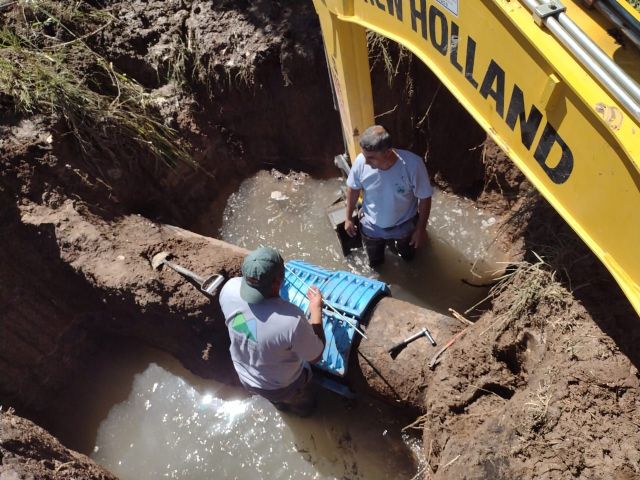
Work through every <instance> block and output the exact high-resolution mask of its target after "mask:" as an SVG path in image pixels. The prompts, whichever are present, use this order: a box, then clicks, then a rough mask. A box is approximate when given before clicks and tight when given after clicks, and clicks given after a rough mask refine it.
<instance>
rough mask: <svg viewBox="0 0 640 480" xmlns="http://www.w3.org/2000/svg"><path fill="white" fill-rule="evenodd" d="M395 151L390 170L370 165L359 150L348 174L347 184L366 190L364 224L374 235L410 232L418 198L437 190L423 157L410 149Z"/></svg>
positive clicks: (398, 236) (382, 235) (362, 223)
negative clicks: (395, 159)
mask: <svg viewBox="0 0 640 480" xmlns="http://www.w3.org/2000/svg"><path fill="white" fill-rule="evenodd" d="M394 151H395V152H396V153H397V155H398V159H397V161H396V163H394V164H393V166H392V167H391V168H389V169H388V170H380V169H376V168H372V167H370V166H369V165H367V163H366V162H365V159H364V155H362V154H359V155H358V156H357V157H356V161H355V162H354V163H353V167H352V168H351V172H350V173H349V178H347V186H349V187H350V188H353V189H357V190H361V189H362V190H364V199H363V205H362V210H363V213H364V216H363V217H362V219H361V221H360V224H361V226H362V231H363V233H364V234H365V235H367V236H370V237H374V238H400V237H403V236H406V235H410V234H411V232H412V231H413V229H414V228H415V225H413V223H412V222H411V220H412V219H413V217H415V215H416V213H417V211H418V200H419V199H423V198H429V197H431V195H432V194H433V189H432V188H431V182H429V175H428V174H427V167H425V165H424V162H423V161H422V159H421V158H420V157H419V156H417V155H416V154H415V153H411V152H409V151H407V150H398V149H394ZM395 227H399V228H395Z"/></svg>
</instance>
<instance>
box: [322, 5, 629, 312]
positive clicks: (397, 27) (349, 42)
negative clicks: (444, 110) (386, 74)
mask: <svg viewBox="0 0 640 480" xmlns="http://www.w3.org/2000/svg"><path fill="white" fill-rule="evenodd" d="M521 2H522V3H520V2H519V1H517V0H314V4H315V8H316V11H317V13H318V16H319V18H320V24H321V27H322V34H323V37H324V43H325V48H326V53H327V60H328V64H329V70H330V74H331V77H332V80H333V84H334V88H335V91H336V96H337V99H338V105H339V109H340V116H341V119H342V128H343V131H344V135H345V139H346V143H347V149H348V153H349V155H350V158H352V159H353V158H355V155H356V154H357V153H358V151H359V147H358V136H359V134H360V132H362V131H363V129H365V128H366V127H367V126H369V125H372V124H373V123H374V116H373V101H372V93H371V80H370V75H369V64H368V52H367V44H366V35H365V33H366V29H369V30H372V31H375V32H377V33H379V34H381V35H384V36H385V37H387V38H389V39H391V40H394V41H396V42H397V43H399V44H401V45H403V46H405V47H406V48H408V49H409V50H411V51H412V52H413V53H414V54H415V55H416V56H417V57H419V58H420V59H421V60H422V61H423V62H424V63H425V64H426V65H427V67H429V68H430V69H431V70H432V71H433V72H434V73H435V74H436V75H437V76H438V77H439V79H440V80H441V81H442V82H443V83H444V85H445V86H446V87H447V88H448V89H449V90H450V91H451V92H452V93H453V94H454V95H455V96H456V98H457V99H458V100H459V101H460V102H461V103H462V105H464V107H465V108H466V109H467V110H468V111H469V113H471V115H473V117H474V118H475V119H476V121H477V122H478V123H479V124H480V125H481V126H482V127H483V128H484V129H485V130H486V131H487V132H488V133H489V135H490V136H491V137H492V138H493V140H494V141H495V142H496V143H497V144H498V145H500V146H501V147H502V148H503V149H504V151H505V152H506V153H507V154H508V155H509V157H510V158H511V159H512V161H513V162H515V164H516V165H517V166H518V168H520V170H522V172H523V173H524V174H525V175H526V176H527V178H528V179H529V180H530V181H531V182H532V183H533V184H534V185H535V187H536V188H537V189H538V190H539V191H540V192H541V193H542V195H544V197H545V198H546V199H547V200H548V201H549V202H550V203H551V204H552V205H553V206H554V208H555V209H556V210H557V211H558V212H559V213H560V214H561V215H562V217H563V218H564V219H565V220H566V221H567V223H569V225H571V227H572V228H573V229H574V230H575V231H576V232H577V233H578V235H580V237H581V238H582V239H583V240H584V241H585V242H586V243H587V245H588V246H589V247H590V248H591V250H592V251H593V252H594V253H595V254H596V255H597V256H598V258H600V260H601V261H602V262H603V263H604V264H605V265H606V267H607V268H608V269H609V271H610V272H611V274H612V275H613V276H614V278H615V279H616V281H617V282H618V283H619V285H620V286H621V287H622V290H623V291H624V293H625V294H626V296H627V297H628V298H629V300H630V301H631V303H632V305H633V307H634V308H635V309H636V311H637V312H638V313H639V314H640V259H639V252H638V249H639V247H640V171H639V170H640V169H639V162H640V114H639V113H638V111H639V110H638V108H637V107H636V106H635V105H634V103H633V98H631V102H630V101H629V95H628V96H627V97H625V96H624V95H621V94H620V93H619V89H617V90H616V88H617V87H616V85H614V86H613V87H611V86H610V85H609V84H607V82H605V81H603V80H602V77H601V76H598V74H599V70H598V66H597V65H596V66H595V67H593V68H589V66H588V65H585V63H584V61H581V58H580V54H577V53H575V52H573V53H572V52H571V51H570V49H569V48H568V47H567V44H564V43H563V42H561V41H560V40H558V38H557V37H556V36H554V34H552V32H551V30H552V29H553V28H552V27H553V26H554V25H555V24H554V23H553V22H556V24H557V23H558V22H557V21H556V19H557V18H559V17H557V16H555V12H554V11H553V10H554V9H555V8H562V9H564V7H563V6H562V5H560V6H559V7H558V6H557V5H559V4H554V5H556V6H554V7H549V6H548V5H547V6H545V5H542V6H541V11H542V13H540V11H538V14H537V15H536V16H535V17H536V18H534V15H533V14H532V9H531V8H530V7H531V4H532V3H533V4H534V5H535V4H537V3H538V1H537V0H521ZM527 3H528V4H529V5H527ZM625 8H627V7H625ZM545 9H546V10H547V12H545V11H544V10H545ZM549 9H551V10H552V11H551V12H548V10H549ZM627 12H628V13H629V15H634V16H635V18H636V20H637V18H638V17H637V14H636V13H635V12H634V11H633V10H632V9H629V8H627ZM563 15H565V16H566V17H569V18H570V19H571V20H572V21H573V22H575V24H577V25H578V26H579V28H580V29H581V30H582V31H583V32H585V33H586V35H587V36H588V37H589V38H591V39H592V40H593V41H594V42H595V43H596V44H597V45H598V47H599V48H600V49H601V53H604V55H606V56H607V58H608V59H613V62H612V63H615V66H617V67H621V68H622V69H624V70H625V74H626V75H627V78H625V80H624V81H625V82H630V83H629V85H631V87H630V88H631V89H633V88H634V87H633V86H634V85H635V87H637V83H636V82H637V81H638V80H639V78H640V55H639V54H638V51H637V50H635V48H633V47H632V46H627V47H626V48H622V47H621V46H620V45H618V44H616V43H615V41H614V40H613V39H612V38H611V37H610V36H609V35H608V34H607V32H606V30H607V28H609V27H610V26H611V25H610V24H609V23H608V22H607V20H605V19H604V18H603V17H601V16H600V13H598V12H597V11H595V10H584V9H583V8H581V7H580V6H578V5H576V4H573V3H569V4H568V5H566V12H564V13H563ZM566 17H562V18H566ZM536 19H537V21H536ZM546 22H548V23H546ZM616 83H617V82H616ZM622 92H623V93H625V92H626V90H624V88H623V89H622ZM616 93H618V94H617V95H616ZM639 103H640V102H639Z"/></svg>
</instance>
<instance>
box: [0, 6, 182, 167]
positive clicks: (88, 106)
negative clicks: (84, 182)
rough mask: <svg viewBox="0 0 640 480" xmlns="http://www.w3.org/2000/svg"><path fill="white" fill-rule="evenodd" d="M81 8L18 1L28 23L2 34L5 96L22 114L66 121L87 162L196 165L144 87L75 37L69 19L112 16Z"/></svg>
mask: <svg viewBox="0 0 640 480" xmlns="http://www.w3.org/2000/svg"><path fill="white" fill-rule="evenodd" d="M61 3H63V4H64V2H61ZM79 3H83V2H72V6H73V5H75V8H71V7H70V6H67V7H64V6H59V5H58V6H57V3H55V2H46V1H37V0H36V1H33V0H32V1H29V2H26V1H25V2H20V5H19V6H18V8H22V9H23V12H22V18H23V19H24V22H23V23H22V24H17V25H13V26H12V27H8V26H4V27H2V29H1V30H0V93H2V94H4V95H5V96H8V97H9V98H10V99H12V101H13V105H14V108H15V109H16V110H17V111H20V112H26V113H49V114H52V115H57V116H60V117H61V118H63V119H64V120H65V122H66V124H67V126H68V128H69V131H70V133H71V134H73V136H74V137H75V138H76V140H77V141H78V144H79V146H80V149H81V151H82V153H83V156H84V158H85V159H86V160H87V161H89V162H91V163H93V164H94V165H96V166H97V164H96V161H97V160H98V159H100V158H104V157H106V158H108V159H111V160H115V159H122V158H138V157H139V156H140V154H146V155H147V156H150V157H151V158H152V159H156V160H159V161H162V162H164V163H166V164H168V165H175V164H176V162H178V161H190V157H189V154H188V153H187V151H186V150H185V149H184V147H182V146H181V144H180V142H179V140H178V137H177V134H176V132H175V131H173V130H172V129H171V128H169V127H167V126H166V125H164V124H162V123H161V122H160V121H158V120H157V119H156V118H155V117H154V115H153V113H152V112H151V109H150V107H149V105H150V96H149V95H148V94H147V93H146V92H145V90H144V88H143V87H142V86H141V85H139V84H138V83H137V82H135V81H134V80H132V79H130V78H128V77H127V76H125V75H123V74H121V73H119V72H117V71H116V70H115V69H114V67H113V65H112V64H111V63H109V62H108V61H106V60H105V59H104V58H103V57H102V56H100V55H99V54H97V53H96V52H94V51H93V50H91V48H89V46H88V45H87V44H86V43H85V41H84V39H85V38H87V34H85V35H77V34H76V33H74V31H73V30H72V28H70V27H68V26H67V25H66V24H65V23H64V22H63V20H62V18H66V19H68V20H69V21H73V22H81V21H83V19H86V18H90V19H93V20H95V19H99V18H106V17H105V16H103V15H101V14H98V13H95V12H93V13H91V12H90V11H89V12H86V11H80V9H79V7H78V4H79ZM54 8H57V10H54ZM87 8H88V7H87ZM52 12H53V13H52ZM51 26H55V27H56V28H57V31H58V32H63V33H64V34H65V35H60V36H61V37H62V38H63V39H62V40H60V39H59V38H58V36H56V37H52V36H51V35H49V34H48V33H47V31H46V28H45V27H47V28H50V27H51ZM99 28H102V27H99ZM65 37H66V38H65Z"/></svg>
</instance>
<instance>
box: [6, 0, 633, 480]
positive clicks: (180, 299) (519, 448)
mask: <svg viewBox="0 0 640 480" xmlns="http://www.w3.org/2000/svg"><path fill="white" fill-rule="evenodd" d="M100 8H103V9H104V10H105V11H109V12H110V14H111V15H112V17H110V18H112V20H111V21H110V22H109V23H108V24H107V25H106V26H105V27H104V28H101V29H99V30H97V31H95V30H96V29H95V25H89V26H87V27H86V31H85V30H83V29H82V25H75V27H74V28H76V30H77V31H78V33H91V32H94V33H93V34H92V35H89V36H87V39H86V42H87V44H88V45H89V46H90V48H91V49H93V51H95V52H98V53H99V54H100V55H102V56H103V57H104V58H106V59H107V60H108V61H110V62H112V64H113V65H114V67H115V68H116V69H118V71H120V72H122V73H126V74H127V75H128V76H130V77H131V78H134V79H136V80H137V81H138V82H140V83H141V84H142V85H143V86H144V87H145V88H146V89H147V90H148V92H149V93H150V94H151V96H152V98H153V104H154V109H155V112H156V113H157V114H158V115H159V116H160V118H162V119H163V121H164V122H166V124H167V125H169V126H171V127H172V128H174V129H176V131H177V132H178V134H179V136H180V137H181V138H182V139H183V140H184V143H185V146H186V147H185V148H187V149H188V151H189V153H190V154H191V155H192V158H193V160H194V164H195V165H197V167H194V165H192V164H189V163H180V164H178V165H177V166H176V167H174V168H170V167H168V166H165V165H163V164H162V163H158V162H157V161H155V160H153V159H152V158H149V157H148V156H145V154H144V153H142V154H140V155H138V156H137V157H135V158H130V157H125V156H122V157H116V158H113V157H112V158H109V157H107V156H105V157H104V158H86V156H83V154H82V151H81V150H80V148H79V146H78V143H77V141H76V140H75V139H74V138H73V136H72V135H69V134H68V125H67V124H66V123H65V121H64V120H63V119H61V118H60V116H59V115H56V114H51V112H49V111H35V112H32V113H18V112H16V109H15V108H14V107H15V105H14V103H13V101H12V98H11V97H10V96H9V95H7V92H0V169H1V170H0V225H2V227H1V229H2V230H1V231H2V233H1V235H0V247H1V250H2V252H3V261H2V262H0V332H1V335H0V405H1V406H2V411H1V412H0V478H2V480H5V478H7V479H9V478H38V479H40V478H51V479H62V478H105V479H107V478H114V477H113V476H111V475H110V474H109V473H108V472H105V471H104V470H103V469H101V468H100V467H98V466H97V465H95V464H94V463H92V462H91V461H90V460H89V459H87V458H86V457H83V456H81V455H79V454H77V453H75V452H72V451H69V450H67V449H66V448H65V447H63V446H62V445H60V444H59V443H58V442H57V440H55V438H53V437H51V436H50V435H49V434H48V433H47V432H45V431H44V430H42V429H40V428H39V427H38V426H36V425H35V424H34V423H32V422H30V421H29V420H26V419H25V418H23V417H27V418H31V419H38V418H39V412H41V411H42V408H43V406H44V404H45V403H46V402H47V401H48V399H51V398H54V397H55V395H56V394H57V392H60V391H61V389H64V388H65V385H67V384H68V383H69V382H70V381H71V380H72V378H73V376H74V374H75V373H76V372H78V371H79V369H81V368H89V369H90V368H91V355H92V352H93V350H94V349H95V348H96V347H95V345H96V344H97V343H98V341H99V339H100V338H101V336H104V335H106V334H108V335H110V336H113V335H115V336H117V335H120V336H123V337H128V338H133V339H137V340H138V341H140V342H143V343H146V344H149V345H151V346H154V347H156V348H160V349H162V350H164V351H167V352H170V353H172V354H173V355H175V356H176V357H177V358H179V359H180V360H181V361H182V362H183V363H184V364H185V365H186V366H187V367H188V368H189V369H190V370H192V371H194V372H195V373H197V374H199V375H202V376H205V377H211V378H216V379H218V380H221V381H224V382H228V383H234V382H235V381H236V378H235V374H234V373H233V369H232V368H231V364H230V360H229V358H228V353H227V345H228V339H227V337H226V330H225V328H224V325H223V324H222V322H221V314H220V311H219V308H218V307H217V302H216V301H215V298H213V299H208V298H206V297H204V296H203V295H201V294H199V293H198V292H197V291H195V289H194V288H193V285H191V284H189V283H187V282H185V281H184V280H182V279H180V278H179V277H177V276H176V275H172V274H171V272H167V271H164V270H163V271H160V272H157V271H154V270H152V269H151V266H150V259H151V257H152V256H153V255H154V254H155V253H158V252H160V251H163V250H169V251H171V252H173V253H174V254H175V255H176V256H177V257H178V258H179V259H180V261H181V263H183V264H184V265H185V266H187V267H192V268H194V269H204V270H207V271H220V272H222V273H224V274H226V275H229V276H233V275H236V274H238V271H239V265H240V263H241V260H242V257H243V255H244V253H245V252H244V251H243V250H242V249H239V248H237V247H234V246H232V245H228V244H224V243H223V242H219V241H217V240H213V239H209V238H206V237H202V236H199V235H198V234H197V233H192V232H198V231H201V229H202V225H200V224H199V222H201V221H202V218H203V216H206V215H203V214H207V213H209V214H210V216H211V217H212V218H218V217H219V214H220V211H221V208H222V206H223V205H224V203H225V202H226V199H227V196H228V194H229V193H230V192H232V191H233V190H234V189H235V188H236V187H237V185H238V184H239V182H240V181H241V180H242V179H244V178H246V177H247V176H249V175H251V174H252V173H254V172H255V171H257V170H258V169H261V168H277V169H279V170H280V171H283V172H287V171H288V170H289V169H295V170H302V171H306V172H309V173H312V174H314V175H317V176H323V175H329V174H332V173H333V172H334V170H333V166H332V157H333V155H334V154H336V153H339V152H340V151H341V149H342V141H341V134H340V131H339V125H340V123H339V120H338V116H337V114H336V112H335V111H334V110H333V105H332V100H331V92H330V89H329V85H328V83H327V80H326V79H327V74H326V67H325V60H324V53H323V49H322V39H321V37H320V34H319V28H318V24H317V20H316V18H315V14H314V12H313V6H312V5H311V2H284V1H280V2H279V1H266V0H263V1H257V2H245V1H242V0H226V1H222V2H204V1H188V0H180V1H178V0H172V1H149V2H143V1H140V0H135V1H132V2H120V1H107V2H102V3H101V7H100ZM20 9H21V5H20V4H19V5H13V6H9V7H8V8H7V9H5V10H4V11H3V12H0V19H1V21H2V23H3V24H4V25H7V26H9V27H10V28H17V29H19V28H24V25H22V27H21V26H20V25H21V23H20V22H21V20H20V19H21V18H22V17H21V15H22V12H21V10H20ZM49 34H50V36H52V37H55V34H56V32H55V31H53V32H49ZM63 39H64V37H63ZM185 46H187V47H188V49H187V54H186V55H184V56H180V55H177V54H176V52H177V51H178V52H181V51H182V52H183V50H181V49H184V48H185ZM381 48H386V49H388V52H389V53H390V54H391V55H392V58H394V59H396V60H397V62H396V63H395V64H396V65H397V72H395V75H394V78H393V79H392V81H389V77H388V72H387V71H386V70H385V68H384V62H382V61H381V60H379V58H380V57H378V56H376V55H378V54H380V52H379V49H381ZM183 53H184V52H183ZM372 55H373V57H372V78H373V87H374V94H375V99H376V111H377V112H380V113H381V115H380V116H379V117H378V121H379V122H380V123H382V124H383V125H386V126H387V127H389V128H390V129H391V130H392V131H393V132H394V133H396V138H397V145H398V146H400V147H405V148H409V149H412V150H414V151H416V152H419V153H421V154H422V153H425V152H426V155H427V166H428V168H429V171H430V174H431V176H432V178H433V179H434V181H435V183H437V184H438V185H439V186H440V187H442V188H445V189H447V190H449V191H452V192H454V193H456V194H459V195H464V196H467V197H469V198H472V199H474V200H475V201H476V202H477V204H478V206H480V207H482V208H487V209H491V210H492V211H494V212H496V213H497V214H499V215H500V216H501V218H502V229H501V238H500V239H499V240H498V241H500V242H501V243H503V244H504V245H505V246H508V247H509V248H510V250H511V253H512V256H513V258H514V265H513V269H511V270H510V271H512V272H514V275H513V276H512V277H511V278H512V281H511V282H510V283H509V284H508V285H506V286H504V288H500V289H498V290H494V295H493V296H492V298H490V299H488V300H487V301H486V302H484V303H483V304H482V305H481V306H480V307H479V308H478V309H477V310H475V311H474V312H472V315H473V320H474V324H473V325H466V324H464V323H462V322H457V321H455V320H452V319H447V320H445V321H444V322H445V323H446V325H447V326H446V329H447V331H448V332H450V334H451V335H453V334H455V333H456V332H461V331H463V330H464V332H465V333H464V334H463V335H462V336H460V337H459V338H458V340H457V341H456V342H455V343H454V344H453V345H452V347H451V348H450V349H449V350H447V352H446V353H445V354H444V355H443V357H442V359H441V361H440V363H438V364H437V365H436V366H435V367H434V369H433V370H430V369H428V368H425V367H424V365H425V363H426V361H427V360H428V359H427V358H425V357H424V356H419V354H418V352H417V350H411V349H408V350H407V352H406V355H407V357H406V358H407V359H410V361H407V363H406V364H405V365H404V367H403V368H399V367H398V365H397V364H394V363H393V362H391V361H390V360H389V358H388V355H387V354H386V353H385V352H380V351H376V349H375V348H373V349H369V350H367V348H366V346H365V345H362V350H361V352H362V356H360V357H358V362H359V364H360V369H359V374H360V377H361V378H360V379H359V381H360V382H361V383H362V384H363V385H364V387H362V388H363V389H364V388H365V387H366V388H368V389H370V390H372V391H373V393H375V394H378V395H380V396H382V397H386V398H387V399H389V400H390V401H391V402H392V403H393V402H396V404H398V405H401V407H399V408H405V409H412V410H415V411H417V412H418V414H419V415H420V416H419V418H418V419H417V421H416V422H415V424H414V425H413V428H416V429H418V431H421V432H422V434H423V440H424V455H425V458H426V459H427V465H426V466H425V468H424V469H423V470H422V471H421V472H420V475H422V477H423V478H447V479H454V478H461V479H462V478H465V479H485V478H492V479H498V478H505V479H507V478H543V479H565V478H583V479H592V478H593V479H595V478H615V479H632V478H640V413H639V412H640V408H639V407H640V404H639V403H640V392H639V388H640V384H639V379H640V376H639V374H638V365H639V364H640V363H639V362H640V353H639V352H640V350H639V349H638V348H637V345H638V342H639V341H640V323H639V322H638V318H637V315H636V314H635V313H634V312H633V310H632V309H631V307H630V306H629V304H628V302H627V301H626V299H625V298H624V296H623V295H622V294H621V292H620V290H619V289H618V287H617V286H616V285H615V283H614V281H613V280H612V279H611V277H610V275H609V274H608V272H607V271H606V270H605V269H604V267H602V265H601V264H600V263H599V262H598V261H597V259H596V258H595V257H594V256H593V255H592V254H591V253H590V252H589V250H588V249H587V248H586V247H585V246H584V245H583V244H582V242H581V241H580V240H579V239H578V238H577V237H576V236H575V234H574V233H573V232H572V231H571V230H570V229H569V228H568V227H567V226H566V225H565V224H564V222H563V221H562V219H561V218H559V217H558V215H557V214H556V213H555V212H554V211H553V210H552V209H551V208H550V207H549V206H548V205H547V204H546V202H545V201H544V200H543V199H541V198H540V197H539V196H538V195H537V194H536V193H535V191H533V189H532V188H531V186H530V185H529V184H528V183H527V182H526V180H525V179H524V177H523V176H522V174H521V173H519V172H518V171H517V170H516V169H515V168H514V167H513V165H512V164H511V163H510V162H509V160H508V159H507V158H506V157H505V156H504V154H503V153H502V152H501V151H500V150H499V148H498V147H497V146H495V144H493V143H492V142H491V141H489V140H487V138H486V135H485V134H484V133H483V132H482V131H481V130H480V129H479V127H478V126H477V125H476V124H475V123H474V122H473V120H472V119H471V118H470V117H469V115H468V114H467V113H466V112H464V111H463V110H462V108H461V107H460V105H459V104H458V103H457V101H455V99H453V97H451V95H450V94H449V93H448V92H447V91H446V89H445V88H444V87H443V86H441V85H440V83H439V82H438V81H437V79H436V78H435V77H434V76H433V75H432V74H431V73H430V72H428V70H427V69H426V68H425V67H423V66H422V65H421V64H420V63H419V62H418V61H417V60H416V59H415V58H413V57H412V56H411V55H409V54H407V53H406V52H402V51H400V50H399V49H398V48H397V47H395V46H393V45H391V44H389V43H385V42H383V43H377V44H375V47H374V48H373V49H372ZM180 58H182V59H183V61H182V63H179V62H178V63H177V60H176V59H180ZM176 65H182V67H183V68H177V67H176ZM78 68H83V66H82V63H80V64H79V65H78ZM108 140H109V141H110V142H111V143H112V145H114V146H116V147H117V145H118V144H119V142H120V141H121V139H119V138H117V137H112V138H109V139H108ZM209 223H210V222H209ZM169 225H176V226H177V227H171V226H169ZM180 227H182V228H180ZM531 252H536V254H538V255H540V256H542V257H543V258H544V260H545V262H546V264H545V265H539V264H538V259H537V257H536V256H535V255H534V254H533V253H531ZM524 260H526V261H528V262H529V264H528V265H534V266H535V268H534V267H531V268H529V270H528V271H527V272H528V273H527V275H525V274H524V273H523V269H520V270H518V269H517V268H518V267H523V264H522V263H521V261H524ZM551 272H555V273H553V274H552V273H551ZM532 285H534V286H536V289H535V290H534V291H533V292H534V293H533V294H532V293H531V292H532V288H531V287H532ZM518 306H519V308H518V309H515V307H518ZM403 308H404V307H403ZM406 308H410V307H409V306H407V307H406ZM392 313H394V314H396V315H398V316H401V313H402V311H394V310H393V309H392V311H390V313H389V315H387V316H393V315H391V314H392ZM425 318H426V317H425ZM430 321H431V320H430ZM443 324H444V323H443ZM394 325H395V323H394ZM413 326H414V324H413V323H411V322H408V323H407V322H405V323H402V322H401V321H400V320H398V325H397V328H396V330H395V331H394V330H393V329H391V330H389V328H390V327H389V326H388V325H386V324H377V326H375V325H372V329H374V328H375V329H377V331H379V332H380V333H379V334H380V335H381V336H389V337H397V338H402V337H403V335H404V334H405V330H407V331H410V330H411V329H412V328H413ZM465 329H466V330H465ZM378 350H379V349H378ZM363 356H364V357H366V358H367V360H366V361H364V360H363V359H362V357H363ZM411 365H416V368H409V367H410V366H411ZM376 370H377V371H378V372H382V374H383V376H384V378H387V379H390V381H387V382H384V381H381V380H380V379H381V376H380V375H379V374H377V373H375V371H376ZM372 372H374V373H372ZM399 400H400V401H399ZM7 407H14V408H15V409H16V413H17V414H14V413H7V412H6V409H7ZM18 415H21V416H18ZM418 478H419V477H418Z"/></svg>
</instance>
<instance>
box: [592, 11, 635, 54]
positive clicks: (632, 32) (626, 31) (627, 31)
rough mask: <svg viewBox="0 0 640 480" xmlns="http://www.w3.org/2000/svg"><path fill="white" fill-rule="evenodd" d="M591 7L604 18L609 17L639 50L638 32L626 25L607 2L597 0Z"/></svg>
mask: <svg viewBox="0 0 640 480" xmlns="http://www.w3.org/2000/svg"><path fill="white" fill-rule="evenodd" d="M593 8H595V9H596V10H598V11H599V12H600V13H601V14H602V15H603V16H604V17H605V18H607V19H609V21H611V23H613V24H614V25H615V26H616V27H618V29H619V30H620V31H621V32H622V34H623V35H624V36H625V37H627V39H629V40H630V41H631V43H633V44H634V45H635V46H636V48H637V49H638V50H640V32H636V30H635V29H631V28H630V27H627V25H626V24H625V23H624V21H623V20H622V19H621V18H620V17H619V16H618V15H617V14H616V12H615V11H613V10H611V9H610V8H609V6H608V5H607V4H605V3H602V2H600V1H597V2H594V3H593ZM627 13H628V12H627Z"/></svg>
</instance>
